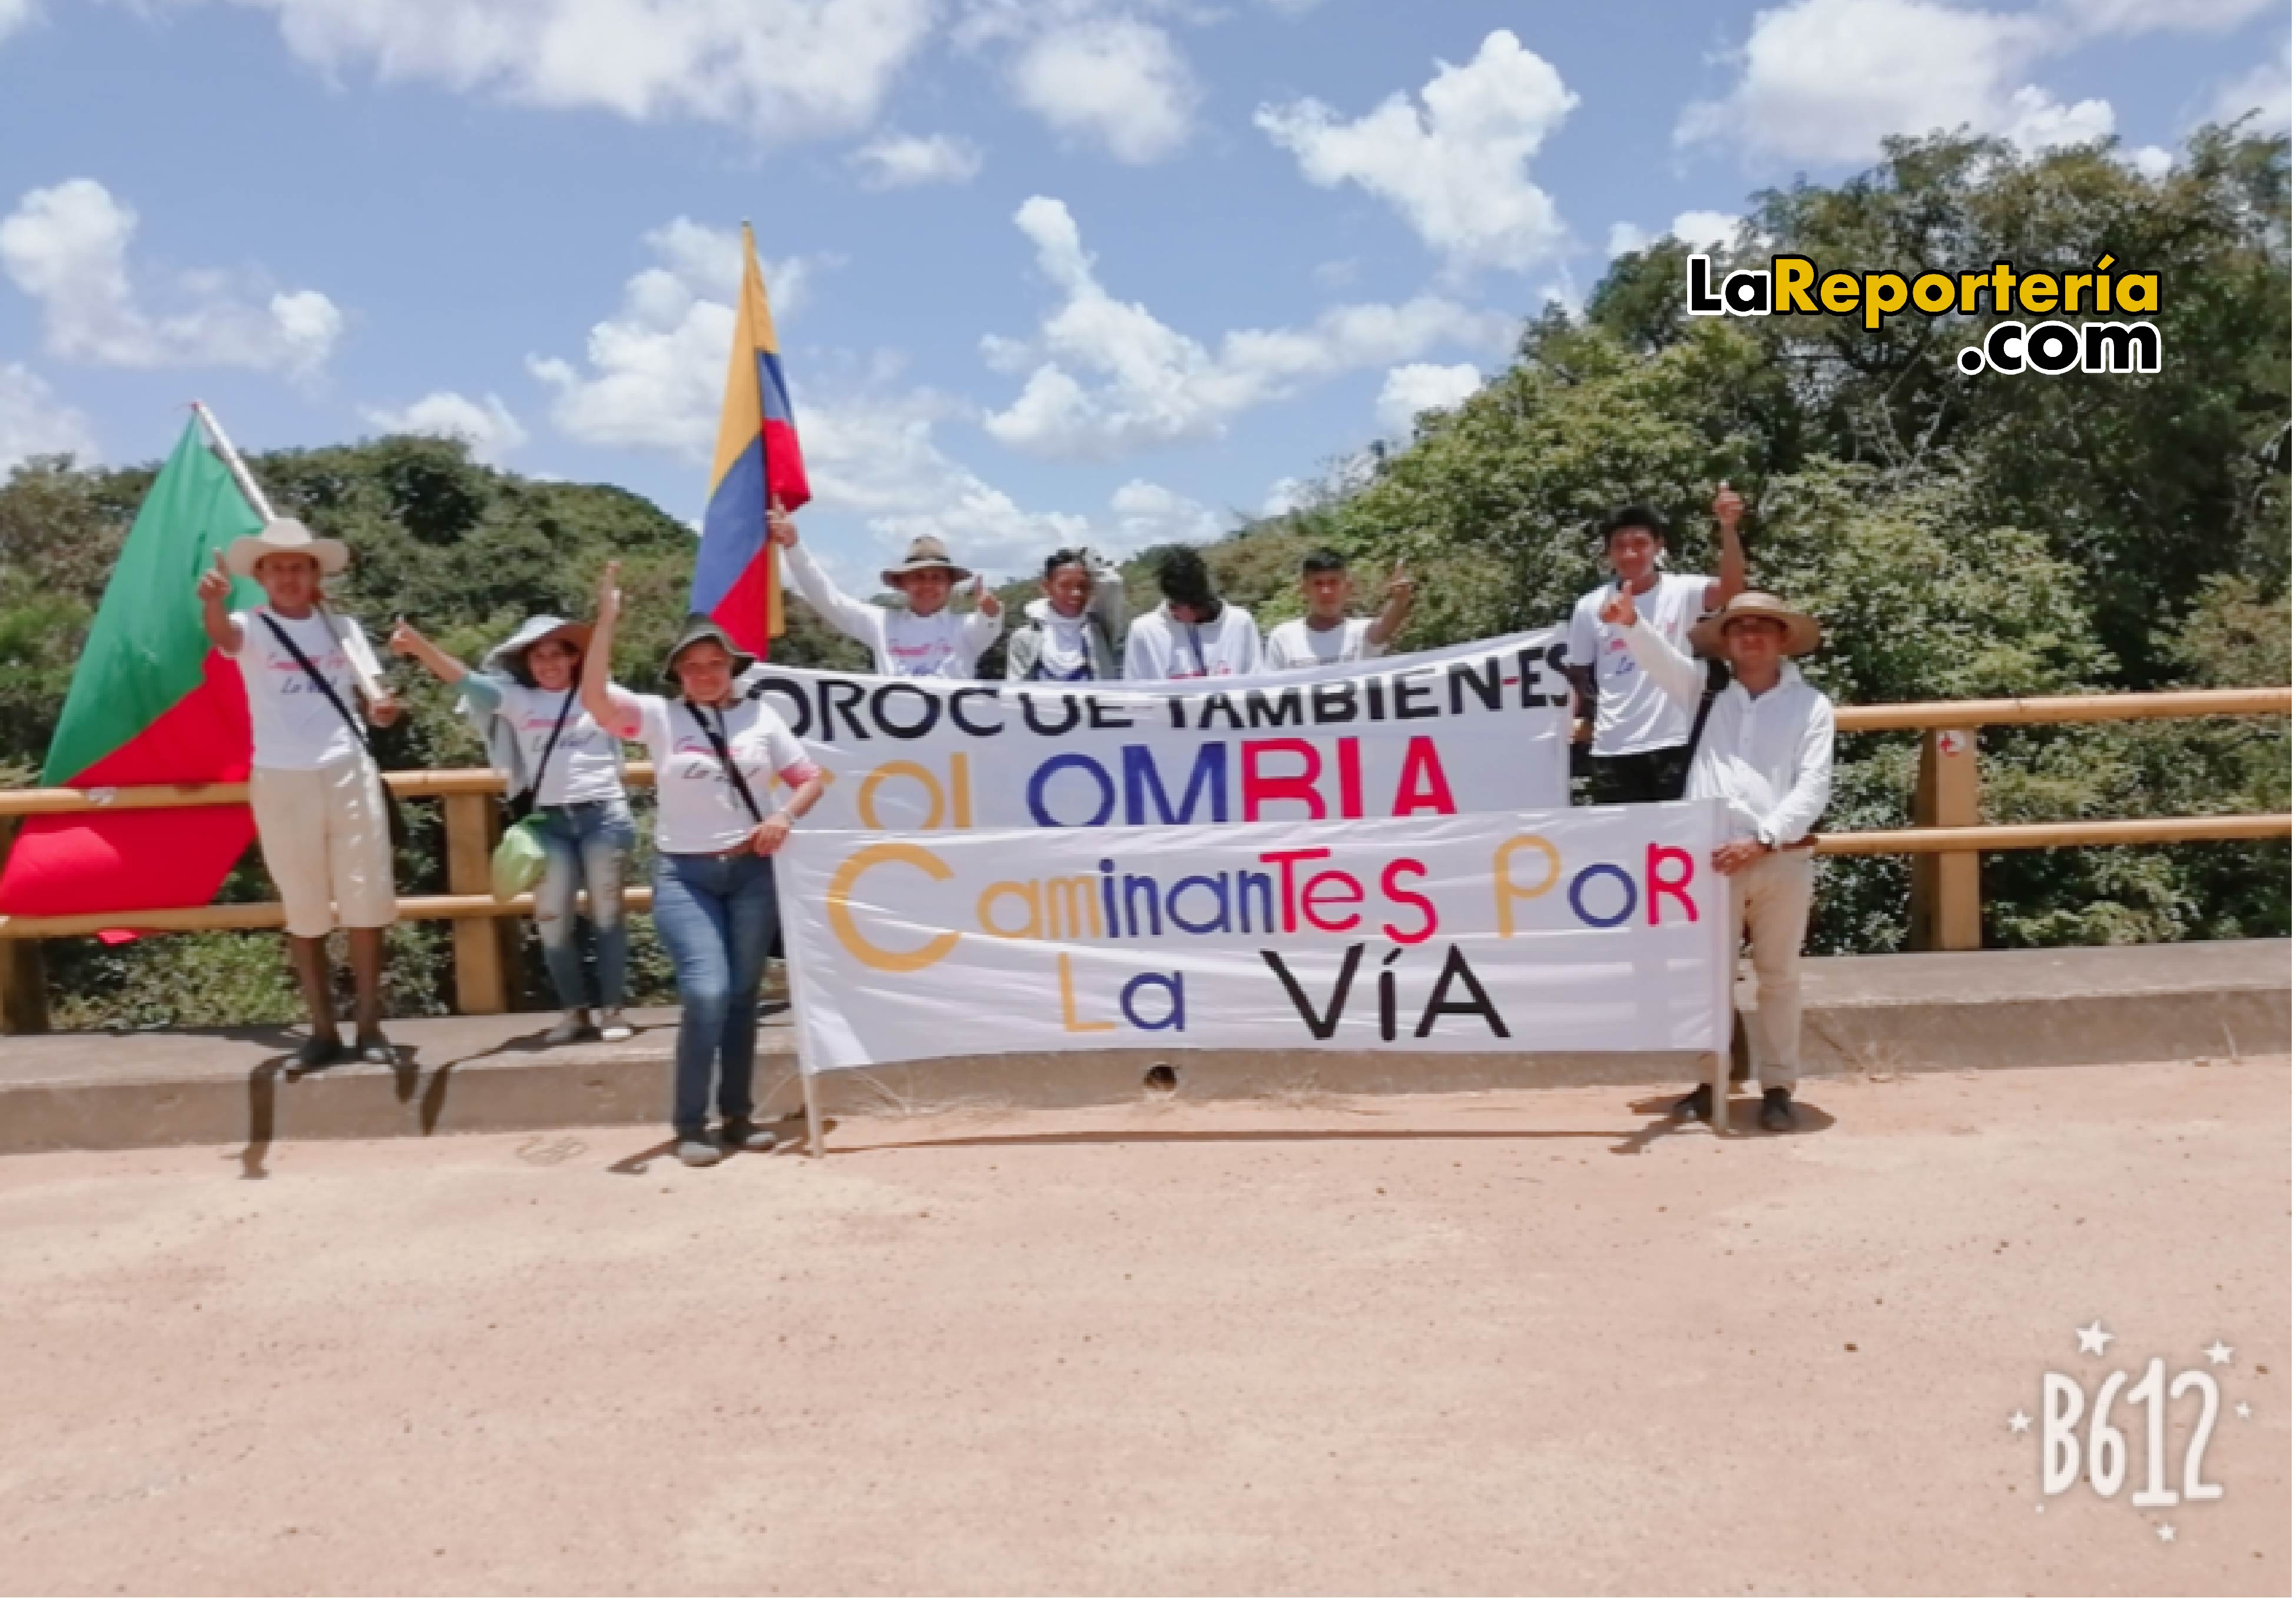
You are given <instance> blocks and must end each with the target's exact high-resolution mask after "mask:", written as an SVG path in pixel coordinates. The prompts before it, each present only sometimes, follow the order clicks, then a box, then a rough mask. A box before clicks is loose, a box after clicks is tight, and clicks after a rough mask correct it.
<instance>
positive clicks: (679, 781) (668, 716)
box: [613, 688, 814, 854]
mask: <svg viewBox="0 0 2296 1598" xmlns="http://www.w3.org/2000/svg"><path fill="white" fill-rule="evenodd" d="M613 694H614V704H615V705H616V707H617V708H619V709H621V710H624V711H627V712H630V713H635V715H636V717H637V721H638V737H639V739H640V740H641V741H642V742H644V745H645V746H646V750H647V753H649V754H652V756H653V787H654V794H655V796H656V799H657V801H658V803H657V805H656V808H655V811H654V830H653V841H654V847H655V848H657V849H659V850H660V851H661V852H662V853H664V854H717V853H721V852H723V851H725V850H727V849H731V848H734V846H735V845H737V844H740V843H741V841H742V839H743V838H746V837H748V836H750V834H751V833H752V832H755V831H756V830H757V828H758V820H753V819H752V818H751V817H750V810H749V806H747V805H745V804H743V803H742V795H741V793H740V791H739V790H738V789H736V788H735V787H734V784H733V782H732V780H731V779H730V778H727V777H726V767H725V763H724V762H721V761H720V760H719V759H718V758H717V750H715V749H714V748H712V747H711V746H710V743H709V734H708V733H707V732H705V731H703V730H702V726H701V722H700V721H698V720H696V719H695V712H694V711H693V709H692V708H691V707H689V706H688V705H687V704H686V702H685V700H683V699H665V698H663V697H661V696H660V695H658V694H633V693H631V692H629V691H628V690H627V688H616V689H614V690H613ZM700 714H701V715H704V716H707V717H709V723H710V725H711V726H714V727H719V728H720V729H722V730H723V732H724V734H725V737H726V747H727V749H728V750H729V751H730V753H731V754H733V756H734V764H735V765H737V766H739V767H740V768H741V769H742V777H743V778H744V779H745V780H746V781H747V782H748V783H749V786H750V797H751V798H753V799H755V800H756V801H757V802H758V819H762V818H764V817H766V816H770V815H772V814H773V813H774V811H775V810H776V809H777V808H779V807H778V806H777V805H776V804H775V800H774V795H773V792H772V789H773V780H774V778H775V776H776V775H778V776H780V777H781V778H783V780H784V781H786V782H787V783H789V785H790V786H791V787H796V786H797V785H798V784H799V783H801V782H803V781H804V780H805V779H806V778H808V777H810V776H812V775H813V771H814V767H813V762H810V761H808V760H807V759H806V757H805V749H804V747H803V745H800V744H799V742H798V741H797V735H796V734H794V733H792V732H791V731H790V729H789V723H788V722H786V721H783V720H782V718H781V715H780V713H779V712H777V711H775V709H774V708H773V707H772V706H770V705H767V704H762V703H760V702H759V701H758V700H755V699H743V700H741V701H739V702H737V703H736V704H734V708H733V709H731V710H728V711H724V712H720V711H718V710H717V709H715V708H704V709H702V710H701V713H700Z"/></svg>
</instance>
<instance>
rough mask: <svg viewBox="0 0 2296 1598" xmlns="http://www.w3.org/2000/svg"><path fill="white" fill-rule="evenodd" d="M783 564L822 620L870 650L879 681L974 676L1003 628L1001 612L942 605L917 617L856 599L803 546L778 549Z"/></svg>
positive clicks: (795, 545)
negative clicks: (991, 613) (962, 610)
mask: <svg viewBox="0 0 2296 1598" xmlns="http://www.w3.org/2000/svg"><path fill="white" fill-rule="evenodd" d="M782 560H783V570H785V571H787V572H788V573H789V579H790V583H791V586H792V587H794V588H795V589H797V591H798V592H799V593H800V594H802V595H804V596H805V602H806V603H807V604H808V605H812V606H813V608H814V609H815V610H816V611H818V612H820V613H821V618H822V620H824V622H828V623H829V624H830V625H831V626H832V627H834V628H835V629H837V630H838V631H840V632H841V633H843V634H844V635H845V636H846V637H847V638H852V639H854V640H855V641H856V642H857V643H862V644H866V645H867V646H868V647H869V649H870V652H871V653H872V654H873V655H875V656H876V666H875V670H876V672H877V675H878V676H880V677H956V678H965V679H970V678H972V677H976V676H978V675H980V672H979V670H978V667H979V664H980V655H981V652H982V651H983V650H985V649H987V648H988V646H989V645H991V644H993V643H995V642H996V634H997V633H998V631H999V630H1002V629H1003V627H1004V624H1005V623H1004V616H1003V613H1002V612H999V613H998V614H996V615H994V616H988V615H983V614H981V613H980V612H979V611H977V610H976V611H970V612H968V613H966V614H964V615H959V614H956V613H955V611H953V610H951V609H949V608H948V607H947V605H943V606H942V607H941V608H940V609H939V610H937V611H935V612H933V614H931V615H929V616H921V615H919V614H916V613H915V612H914V611H913V610H910V609H909V608H908V607H907V606H906V605H903V606H900V607H898V608H894V607H889V606H886V605H872V604H870V603H869V602H868V601H867V600H865V599H856V598H854V597H852V596H851V595H849V594H848V593H846V592H845V591H844V590H843V589H840V588H839V587H838V586H837V584H836V583H834V582H832V581H830V576H829V573H828V572H824V571H823V570H822V569H821V567H820V566H819V565H817V564H815V561H814V558H813V556H811V555H809V554H808V553H807V552H806V548H805V546H804V545H803V544H793V545H791V547H790V548H787V549H784V550H783V551H782Z"/></svg>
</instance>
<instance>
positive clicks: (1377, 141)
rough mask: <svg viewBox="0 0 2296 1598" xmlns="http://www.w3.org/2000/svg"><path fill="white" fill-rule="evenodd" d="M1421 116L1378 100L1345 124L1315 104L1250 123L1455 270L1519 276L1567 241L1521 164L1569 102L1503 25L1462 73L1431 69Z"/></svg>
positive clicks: (1263, 114) (1325, 182)
mask: <svg viewBox="0 0 2296 1598" xmlns="http://www.w3.org/2000/svg"><path fill="white" fill-rule="evenodd" d="M1419 98H1420V100H1421V101H1422V102H1423V105H1424V109H1423V110H1422V109H1421V107H1419V106H1415V105H1414V104H1413V103H1412V102H1411V101H1410V99H1409V98H1408V97H1407V96H1406V95H1400V94H1397V95H1390V96H1389V97H1388V98H1387V99H1386V100H1384V101H1382V102H1381V103H1380V104H1379V105H1378V106H1377V107H1376V108H1375V109H1374V110H1373V111H1369V112H1367V113H1366V114H1365V115H1364V116H1362V117H1359V118H1357V119H1355V120H1354V121H1352V122H1347V121H1341V119H1340V118H1339V116H1338V114H1337V113H1336V112H1334V111H1333V110H1332V108H1331V107H1330V106H1328V105H1325V104H1324V103H1322V102H1321V101H1318V100H1297V101H1293V102H1292V103H1290V104H1287V105H1263V106H1261V107H1260V108H1259V111H1258V112H1257V113H1255V114H1254V116H1253V118H1252V120H1253V121H1254V122H1255V123H1256V124H1257V125H1258V126H1259V128H1260V130H1261V131H1262V132H1264V133H1266V134H1267V136H1268V137H1269V138H1271V139H1273V140H1275V143H1276V144H1280V145H1282V146H1283V148H1284V149H1286V150H1289V151H1290V152H1292V155H1293V156H1294V157H1296V158H1297V159H1298V161H1299V162H1300V172H1301V174H1302V175H1303V176H1304V177H1307V179H1308V182H1310V183H1313V184H1315V185H1317V186H1319V187H1322V188H1336V187H1338V186H1339V185H1341V184H1343V183H1353V184H1356V185H1359V186H1361V187H1362V188H1363V189H1365V191H1367V192H1368V193H1370V194H1375V195H1377V196H1378V197H1379V198H1381V199H1382V200H1384V201H1386V202H1388V203H1389V204H1390V205H1392V206H1393V207H1395V209H1396V210H1398V211H1399V212H1401V213H1402V215H1403V218H1404V219H1405V220H1406V221H1407V222H1408V223H1410V225H1411V227H1412V228H1413V229H1414V231H1415V232H1416V233H1417V234H1418V235H1419V236H1420V238H1421V239H1422V240H1423V241H1424V242H1425V243H1426V244H1427V245H1428V247H1429V248H1431V249H1432V250H1435V251H1439V252H1440V253H1441V254H1442V255H1443V257H1444V258H1445V259H1446V260H1447V261H1448V262H1449V263H1450V265H1451V266H1452V267H1453V268H1455V269H1461V270H1464V269H1467V268H1475V267H1499V268H1508V269H1511V270H1514V271H1521V270H1525V269H1527V268H1530V267H1532V266H1535V265H1537V264H1538V262H1539V261H1541V260H1544V259H1548V258H1549V257H1552V256H1554V255H1555V254H1557V253H1559V252H1560V251H1562V248H1563V247H1564V245H1565V244H1566V243H1567V242H1568V235H1567V233H1566V231H1565V229H1564V227H1563V225H1562V218H1561V216H1560V215H1559V214H1558V213H1557V212H1556V210H1555V208H1554V200H1553V199H1552V198H1551V197H1549V195H1548V194H1546V191H1545V190H1544V189H1541V188H1540V187H1539V186H1538V185H1537V184H1535V183H1533V182H1532V181H1531V179H1530V173H1529V161H1530V158H1531V157H1532V156H1533V155H1535V154H1537V153H1538V147H1539V145H1540V144H1542V143H1544V142H1545V141H1546V136H1547V135H1549V134H1550V133H1552V132H1554V129H1555V128H1557V127H1558V126H1560V125H1561V123H1562V119H1563V118H1564V117H1566V116H1568V115H1569V114H1570V108H1571V107H1572V106H1574V105H1576V104H1578V103H1579V97H1578V96H1577V95H1574V94H1572V93H1571V92H1570V90H1569V89H1567V88H1565V87H1564V86H1563V85H1562V76H1561V75H1560V74H1559V73H1557V72H1556V71H1555V70H1554V68H1553V67H1552V66H1550V65H1549V64H1548V63H1547V62H1546V61H1545V60H1543V59H1542V58H1541V57H1539V56H1538V55H1537V54H1533V53H1532V52H1530V51H1529V50H1526V49H1524V48H1523V46H1522V45H1521V42H1520V41H1518V40H1517V39H1516V38H1515V36H1514V35H1513V34H1512V33H1510V32H1508V31H1506V30H1505V29H1499V30H1497V31H1496V32H1494V33H1492V34H1491V35H1490V36H1489V37H1487V38H1485V39H1484V40H1483V43H1482V47H1481V48H1480V50H1478V51H1476V53H1475V58H1474V59H1473V60H1472V61H1471V62H1468V63H1467V64H1466V65H1465V66H1463V67H1461V66H1453V65H1452V64H1450V63H1449V62H1437V63H1436V72H1435V76H1434V77H1433V78H1431V79H1430V80H1429V81H1428V82H1427V83H1426V84H1425V85H1424V86H1423V87H1422V88H1421V89H1420V91H1419Z"/></svg>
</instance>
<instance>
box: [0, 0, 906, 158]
mask: <svg viewBox="0 0 2296 1598" xmlns="http://www.w3.org/2000/svg"><path fill="white" fill-rule="evenodd" d="M0 3H4V0H0ZM240 4H245V5H250V6H252V7H255V8H257V9H260V10H267V11H271V12H276V13H277V15H278V18H279V31H280V34H281V37H283V38H284V39H285V40H286V43H287V46H288V48H289V49H290V50H291V51H292V52H293V53H294V54H295V55H296V56H297V57H298V58H299V59H300V60H302V61H304V62H307V63H309V64H310V65H312V66H315V67H316V68H318V69H320V70H322V71H324V72H326V73H328V74H330V75H337V74H340V73H343V72H345V71H347V70H350V69H353V68H362V67H363V68H367V69H370V70H373V73H374V74H375V76H376V77H378V78H381V79H382V80H384V81H386V82H416V83H433V84H439V85H442V86H446V87H447V88H450V89H455V90H461V91H465V92H487V93H494V94H499V95H502V96H504V98H506V99H509V100H512V101H514V102H517V103H522V104H529V105H537V106H545V107H552V108H558V109H576V110H587V111H610V112H612V113H614V114H615V115H618V116H621V117H626V118H627V119H630V120H632V121H636V122H651V121H660V120H665V119H673V118H683V119H693V120H698V121H704V122H713V123H720V124H724V125H726V126H730V127H734V128H742V129H744V130H746V131H749V132H751V133H754V134H756V135H758V136H762V137H767V138H808V137H829V136H840V135H846V134H851V133H857V132H858V131H860V130H861V129H862V128H866V127H867V126H868V125H869V124H870V123H871V122H873V121H874V120H875V119H876V118H877V115H878V113H879V111H881V110H882V109H883V106H884V103H885V101H886V99H887V97H888V95H890V91H891V88H892V86H893V83H894V81H895V79H896V78H898V75H899V73H900V70H901V69H902V68H903V66H905V65H906V63H907V62H908V61H909V59H910V58H911V57H912V56H913V55H914V54H915V53H916V52H917V50H918V48H919V47H920V46H921V45H923V43H924V42H925V39H926V37H927V36H928V35H929V34H930V32H931V28H932V21H933V11H934V6H933V4H932V0H240Z"/></svg>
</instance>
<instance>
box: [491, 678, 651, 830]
mask: <svg viewBox="0 0 2296 1598" xmlns="http://www.w3.org/2000/svg"><path fill="white" fill-rule="evenodd" d="M500 691H501V694H502V704H500V705H499V706H498V707H497V708H496V711H495V714H496V715H497V716H500V717H501V718H502V719H503V722H504V725H505V726H507V727H508V728H509V729H511V731H512V734H513V735H514V736H515V737H517V739H518V752H519V754H520V755H521V757H522V760H523V763H524V765H525V768H526V775H527V778H528V780H529V781H531V780H532V779H533V777H534V770H535V768H536V766H537V765H539V764H540V763H541V761H542V752H543V750H544V749H545V747H547V746H549V744H550V729H552V728H553V727H555V726H557V725H558V713H559V711H560V709H561V708H562V707H563V706H564V705H565V704H566V701H567V700H569V699H572V700H573V701H574V702H575V703H574V705H573V709H572V711H571V712H570V713H569V714H568V716H567V718H566V729H565V730H564V731H562V732H561V733H560V734H559V735H558V744H557V746H556V747H555V748H553V749H551V751H550V765H549V768H548V769H547V770H545V771H544V772H543V773H542V791H541V792H540V793H538V794H537V795H535V796H534V802H535V803H537V804H590V803H596V802H598V801H600V800H604V799H619V798H621V797H622V762H621V747H620V740H619V739H618V738H613V737H608V736H607V735H606V731H605V729H603V728H602V727H600V726H599V725H598V723H597V722H596V721H593V720H592V719H591V717H590V713H589V712H588V711H586V710H584V709H583V708H582V704H581V694H580V692H579V691H578V690H577V689H573V688H569V689H567V690H566V692H564V693H562V694H553V693H552V692H551V691H550V690H549V689H548V688H525V687H522V686H521V685H520V684H518V683H515V682H505V683H504V684H503V685H502V687H501V690H500Z"/></svg>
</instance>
